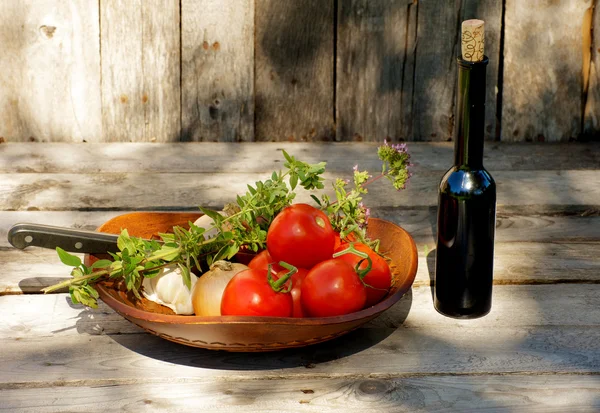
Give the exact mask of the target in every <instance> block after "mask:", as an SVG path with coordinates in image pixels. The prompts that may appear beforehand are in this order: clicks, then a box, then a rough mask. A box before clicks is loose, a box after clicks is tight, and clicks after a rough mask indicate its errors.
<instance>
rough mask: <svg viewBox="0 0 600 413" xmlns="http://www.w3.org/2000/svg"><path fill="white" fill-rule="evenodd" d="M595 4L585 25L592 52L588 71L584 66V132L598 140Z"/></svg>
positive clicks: (599, 44) (599, 23)
mask: <svg viewBox="0 0 600 413" xmlns="http://www.w3.org/2000/svg"><path fill="white" fill-rule="evenodd" d="M594 4H595V7H594V8H593V9H589V10H588V12H587V13H588V14H589V17H588V19H589V27H585V26H584V27H583V30H584V39H588V41H589V49H588V50H589V53H590V55H589V66H588V72H587V73H586V71H585V70H586V66H585V64H584V67H583V69H584V72H583V76H584V81H585V80H586V79H587V90H586V92H587V96H586V101H585V110H584V119H583V134H584V135H585V137H586V138H588V139H591V140H596V141H598V140H600V137H599V135H600V39H599V38H598V33H600V7H599V5H598V1H597V0H595V1H594ZM584 22H585V20H584ZM585 46H586V44H585V43H584V47H585ZM585 52H586V50H585V49H584V58H585V57H586V56H585ZM584 62H585V60H584ZM586 75H587V78H586ZM584 85H585V83H584Z"/></svg>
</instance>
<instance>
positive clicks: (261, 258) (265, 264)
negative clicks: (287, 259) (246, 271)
mask: <svg viewBox="0 0 600 413" xmlns="http://www.w3.org/2000/svg"><path fill="white" fill-rule="evenodd" d="M269 264H271V272H272V273H273V274H277V273H278V272H279V271H283V270H284V268H283V267H282V266H281V265H279V264H277V263H276V262H275V260H274V259H273V258H271V255H270V254H269V251H267V250H263V251H261V252H259V253H258V254H257V255H256V256H255V257H254V258H252V260H251V261H250V262H249V263H248V267H250V268H254V269H255V270H265V271H266V270H267V269H268V268H269Z"/></svg>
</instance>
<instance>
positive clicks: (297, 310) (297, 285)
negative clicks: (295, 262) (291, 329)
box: [275, 268, 308, 318]
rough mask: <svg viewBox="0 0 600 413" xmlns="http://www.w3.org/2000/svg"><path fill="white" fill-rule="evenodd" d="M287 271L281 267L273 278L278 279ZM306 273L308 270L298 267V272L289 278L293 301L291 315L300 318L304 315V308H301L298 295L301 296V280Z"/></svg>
mask: <svg viewBox="0 0 600 413" xmlns="http://www.w3.org/2000/svg"><path fill="white" fill-rule="evenodd" d="M287 273H288V270H286V269H283V270H282V271H279V272H278V273H277V275H276V276H275V278H276V279H279V277H282V276H284V275H285V274H287ZM307 275H308V270H305V269H304V268H298V272H297V273H296V274H294V275H292V278H291V280H290V281H291V282H292V289H291V290H290V294H291V295H292V302H293V310H292V317H297V318H302V317H304V316H305V314H304V310H303V308H302V302H301V301H300V296H301V295H300V292H301V289H302V280H304V278H305V277H306V276H307ZM286 288H287V287H286Z"/></svg>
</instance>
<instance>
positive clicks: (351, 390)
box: [2, 375, 600, 413]
mask: <svg viewBox="0 0 600 413" xmlns="http://www.w3.org/2000/svg"><path fill="white" fill-rule="evenodd" d="M598 383H599V380H598V378H597V377H596V376H575V377H573V376H553V375H545V376H525V375H514V376H491V375H483V376H478V377H464V376H458V377H456V376H425V377H406V378H377V379H369V378H357V379H352V378H339V379H338V378H334V379H331V378H326V379H314V378H309V379H300V380H293V381H291V380H282V379H274V380H268V381H265V380H236V381H233V380H220V381H215V380H210V381H209V380H202V379H196V380H192V381H188V382H181V383H172V382H168V383H167V382H165V381H162V382H161V381H158V382H156V383H148V384H126V383H124V384H112V385H106V386H102V385H98V386H84V387H77V388H69V387H50V388H27V387H23V388H16V389H12V388H11V389H6V390H2V401H3V406H4V407H5V408H6V409H10V411H11V412H15V413H19V412H25V411H28V410H27V409H26V408H24V407H23V406H29V407H30V408H32V409H35V411H36V412H39V413H51V412H63V411H65V410H73V411H75V410H76V411H85V412H102V413H104V412H108V411H123V410H135V411H138V412H146V411H155V410H168V411H169V412H188V411H190V409H197V410H207V411H208V410H209V411H211V412H230V411H236V412H257V411H266V410H269V411H281V412H318V413H322V412H333V411H340V410H343V411H344V412H349V413H350V412H356V413H363V412H365V411H367V412H370V411H373V412H375V411H377V412H391V411H393V412H411V413H412V412H415V411H430V412H431V411H461V412H473V411H480V410H486V411H528V412H544V413H545V412H556V413H562V412H565V411H569V412H593V411H597V410H598V408H599V407H600V397H599V396H598V392H597V386H598ZM166 386H168V389H169V391H165V390H164V389H165V387H166ZM49 401H51V402H49Z"/></svg>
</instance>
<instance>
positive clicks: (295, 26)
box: [255, 0, 335, 141]
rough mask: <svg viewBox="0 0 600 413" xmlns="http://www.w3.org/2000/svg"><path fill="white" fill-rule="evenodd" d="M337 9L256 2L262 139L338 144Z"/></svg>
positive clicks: (313, 0)
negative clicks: (335, 93) (335, 106)
mask: <svg viewBox="0 0 600 413" xmlns="http://www.w3.org/2000/svg"><path fill="white" fill-rule="evenodd" d="M333 6H334V2H333V1H330V0H328V1H322V0H295V1H293V2H282V1H279V0H256V32H255V37H256V56H255V70H256V74H255V75H256V140H258V141H287V140H289V141H322V140H332V139H333V137H334V133H335V132H334V123H333V112H334V110H333V104H334V98H333V88H334V82H333V60H334V52H333V50H334V44H333V43H334V42H333V34H334V28H333V22H334V7H333Z"/></svg>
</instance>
